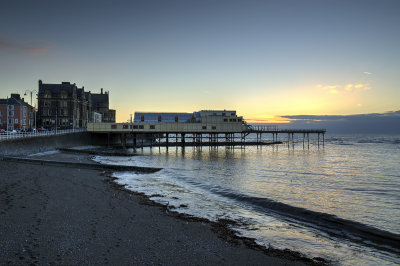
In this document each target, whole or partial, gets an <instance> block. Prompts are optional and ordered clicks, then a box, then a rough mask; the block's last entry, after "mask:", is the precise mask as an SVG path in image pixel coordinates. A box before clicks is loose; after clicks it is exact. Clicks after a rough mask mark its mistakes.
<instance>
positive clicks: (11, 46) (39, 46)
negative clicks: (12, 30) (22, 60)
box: [0, 40, 50, 55]
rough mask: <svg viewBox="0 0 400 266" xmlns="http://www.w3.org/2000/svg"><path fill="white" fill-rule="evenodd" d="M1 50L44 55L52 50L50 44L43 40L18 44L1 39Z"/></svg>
mask: <svg viewBox="0 0 400 266" xmlns="http://www.w3.org/2000/svg"><path fill="white" fill-rule="evenodd" d="M0 50H3V51H8V52H14V53H24V54H27V55H43V54H47V53H48V52H49V51H50V46H49V45H47V44H45V43H43V42H31V43H28V44H18V43H11V42H7V41H3V40H0Z"/></svg>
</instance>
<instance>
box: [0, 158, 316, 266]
mask: <svg viewBox="0 0 400 266" xmlns="http://www.w3.org/2000/svg"><path fill="white" fill-rule="evenodd" d="M48 157H51V158H57V159H64V160H70V161H73V160H76V161H81V162H89V161H90V160H88V157H87V156H84V155H63V154H58V155H50V156H48ZM167 212H168V211H167V210H166V209H165V208H162V206H158V205H152V204H149V201H147V200H146V198H145V197H143V196H140V195H135V194H133V193H129V192H127V191H125V190H124V189H121V188H120V187H118V186H116V185H115V184H113V182H112V180H111V178H110V177H109V174H108V173H106V172H104V171H100V170H95V169H79V168H71V167H61V166H50V165H39V164H28V163H18V162H6V161H2V160H0V221H1V223H0V265H4V264H10V265H16V264H24V265H26V264H34V265H43V264H63V265H77V264H79V265H82V264H83V265H104V264H111V265H128V264H129V265H148V264H150V265H153V264H162V265H299V264H303V263H307V264H308V263H310V261H307V260H304V259H301V258H299V257H298V256H297V255H294V256H293V254H291V253H290V252H287V251H285V252H277V253H274V252H269V253H268V251H266V250H260V249H257V247H255V248H249V246H251V244H248V243H247V244H246V243H245V242H246V241H242V240H240V239H239V240H238V239H232V236H230V237H227V236H226V235H227V234H226V232H225V233H224V226H221V228H218V226H216V225H215V224H214V225H213V224H212V223H209V222H206V221H202V220H196V219H191V220H190V219H182V218H177V217H174V215H173V214H172V215H171V214H170V213H167ZM225 229H226V228H225ZM228 235H229V234H228Z"/></svg>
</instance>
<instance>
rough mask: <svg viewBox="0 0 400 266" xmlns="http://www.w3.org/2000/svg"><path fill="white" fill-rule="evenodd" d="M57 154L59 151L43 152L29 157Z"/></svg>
mask: <svg viewBox="0 0 400 266" xmlns="http://www.w3.org/2000/svg"><path fill="white" fill-rule="evenodd" d="M57 153H60V151H59V150H53V151H45V152H39V153H34V154H30V155H29V156H46V155H52V154H57Z"/></svg>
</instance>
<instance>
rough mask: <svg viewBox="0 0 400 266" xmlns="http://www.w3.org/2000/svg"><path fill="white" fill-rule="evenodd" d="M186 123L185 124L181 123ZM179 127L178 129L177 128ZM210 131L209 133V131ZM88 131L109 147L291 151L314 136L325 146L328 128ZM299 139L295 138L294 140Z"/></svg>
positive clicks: (119, 127) (117, 126)
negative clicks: (264, 147) (281, 147)
mask: <svg viewBox="0 0 400 266" xmlns="http://www.w3.org/2000/svg"><path fill="white" fill-rule="evenodd" d="M182 124H184V123H182ZM178 127H179V128H178ZM208 128H209V129H211V130H207V129H208ZM88 132H89V133H91V134H93V135H97V136H101V137H102V138H103V139H104V138H106V142H107V145H108V146H111V145H119V146H122V147H124V148H142V147H167V148H168V147H178V146H180V147H190V146H192V147H193V146H216V147H218V146H249V145H257V146H259V145H273V144H287V146H288V148H289V147H291V146H292V147H293V146H294V144H295V143H301V144H302V146H303V148H304V149H305V148H308V149H309V148H310V136H311V135H314V139H315V137H316V139H315V141H316V145H317V146H318V147H320V146H324V144H325V133H326V130H325V129H278V128H277V127H276V126H251V125H247V124H241V125H240V127H237V126H236V127H235V126H233V127H225V128H222V129H220V130H218V125H204V124H201V123H200V124H193V125H190V127H182V125H181V124H180V125H167V124H160V125H157V127H156V125H153V124H141V125H140V127H139V126H138V125H136V127H135V124H133V123H112V124H111V123H110V124H105V123H101V124H98V125H95V124H93V123H92V124H89V125H88ZM295 136H296V138H295Z"/></svg>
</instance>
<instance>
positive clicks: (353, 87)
mask: <svg viewBox="0 0 400 266" xmlns="http://www.w3.org/2000/svg"><path fill="white" fill-rule="evenodd" d="M316 87H317V88H319V89H322V90H325V91H328V92H329V93H331V94H338V93H342V92H358V91H365V90H370V89H371V87H370V86H369V84H367V83H358V84H352V83H349V84H346V85H337V84H336V85H322V84H317V85H316Z"/></svg>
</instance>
